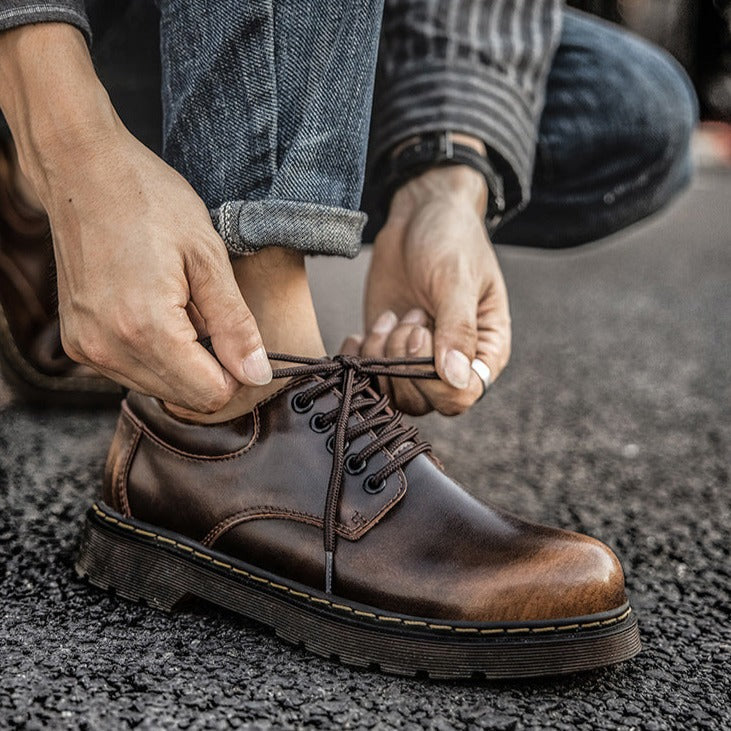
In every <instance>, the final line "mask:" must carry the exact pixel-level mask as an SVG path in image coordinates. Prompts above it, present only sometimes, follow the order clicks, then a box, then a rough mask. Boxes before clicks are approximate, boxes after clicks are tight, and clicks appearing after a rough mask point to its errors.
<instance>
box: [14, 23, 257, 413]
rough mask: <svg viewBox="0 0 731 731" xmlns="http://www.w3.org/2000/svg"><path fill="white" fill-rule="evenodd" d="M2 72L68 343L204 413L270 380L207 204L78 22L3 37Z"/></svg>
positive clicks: (137, 385) (75, 353)
mask: <svg viewBox="0 0 731 731" xmlns="http://www.w3.org/2000/svg"><path fill="white" fill-rule="evenodd" d="M0 78H3V79H4V82H2V81H0V104H2V106H3V110H4V111H5V112H6V115H7V116H8V119H9V121H10V124H11V129H12V130H13V134H14V137H15V139H16V144H17V146H18V150H19V159H20V162H21V165H22V167H23V169H24V172H25V173H26V175H27V176H28V177H29V179H30V180H31V182H32V183H33V185H34V187H35V189H36V192H37V193H38V195H39V197H40V199H41V201H42V202H43V204H44V206H45V208H46V210H47V212H48V215H49V218H50V221H51V228H52V232H53V243H54V249H55V254H56V261H57V265H58V297H59V314H60V319H61V334H62V341H63V344H64V348H65V349H66V351H67V353H68V354H69V355H70V356H71V357H72V358H73V359H74V360H77V361H79V362H81V363H85V364H88V365H91V366H93V367H94V368H96V369H97V370H99V371H100V372H101V373H103V374H104V375H107V376H108V377H110V378H112V379H114V380H116V381H118V382H119V383H122V384H123V385H125V386H128V387H130V388H134V389H136V390H139V391H142V392H144V393H149V394H153V395H155V396H158V397H159V398H162V399H164V400H166V401H169V402H171V403H173V404H176V405H179V406H183V407H186V408H189V409H193V410H195V411H200V412H210V411H213V410H216V409H219V408H220V407H222V406H223V405H224V404H225V403H226V402H227V401H228V400H229V399H230V398H231V396H232V395H233V394H234V393H235V391H236V390H238V389H239V388H240V387H241V384H248V385H263V384H264V383H268V382H269V381H270V380H271V368H270V366H269V362H268V360H267V358H266V353H265V352H264V349H263V346H262V341H261V336H260V335H259V331H258V328H257V326H256V323H255V321H254V318H253V316H252V315H251V312H250V311H249V309H248V308H247V306H246V304H245V302H244V300H243V298H242V296H241V293H240V291H239V289H238V286H237V284H236V281H235V279H234V275H233V270H232V268H231V264H230V262H229V259H228V254H227V251H226V248H225V246H224V244H223V241H222V240H221V239H220V237H219V236H218V234H217V233H216V231H215V230H214V228H213V226H212V224H211V220H210V217H209V214H208V211H207V209H206V206H205V205H204V203H203V201H202V200H201V199H200V198H199V197H198V196H197V195H196V193H195V192H194V191H193V189H192V188H191V187H190V185H189V184H188V183H187V182H186V181H185V180H184V179H183V178H182V177H181V176H180V175H179V174H178V173H177V172H175V171H174V170H173V169H172V168H170V167H169V166H168V165H166V164H165V163H164V162H163V161H162V160H161V159H160V158H158V157H157V156H156V155H155V154H153V153H152V152H151V151H150V150H148V149H147V148H145V147H144V146H143V145H142V144H141V143H140V142H138V141H137V140H136V139H134V137H132V135H131V134H130V133H129V132H128V131H127V130H126V129H125V128H124V126H123V125H122V123H121V121H120V120H119V119H118V118H117V116H116V114H115V113H114V110H113V109H112V107H111V104H110V103H109V99H108V97H107V96H106V93H105V92H104V91H103V89H101V86H100V85H99V83H98V80H97V79H96V76H95V75H94V71H93V68H92V66H91V62H90V60H89V56H88V51H87V49H86V44H85V43H84V41H83V39H82V38H81V35H80V34H79V33H78V31H76V30H74V29H73V28H71V27H70V26H64V25H62V24H41V25H38V26H27V27H24V28H20V29H17V30H14V31H8V32H6V33H3V34H2V36H1V37H0ZM54 85H55V88H54ZM202 335H210V336H211V339H212V342H213V346H214V348H215V350H216V354H217V355H218V358H219V359H220V363H219V362H217V361H216V359H215V358H213V357H212V356H211V355H210V354H209V353H208V352H207V351H206V350H205V349H204V348H203V347H202V346H201V345H200V344H199V343H198V342H197V341H198V337H199V336H202ZM221 364H223V367H222V366H221Z"/></svg>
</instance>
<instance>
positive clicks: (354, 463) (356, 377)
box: [268, 353, 438, 594]
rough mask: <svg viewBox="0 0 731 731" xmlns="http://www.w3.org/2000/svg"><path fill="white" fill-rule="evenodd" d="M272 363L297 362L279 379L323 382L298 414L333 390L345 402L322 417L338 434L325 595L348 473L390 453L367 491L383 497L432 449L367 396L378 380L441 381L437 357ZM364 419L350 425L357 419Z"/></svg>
mask: <svg viewBox="0 0 731 731" xmlns="http://www.w3.org/2000/svg"><path fill="white" fill-rule="evenodd" d="M268 356H269V359H270V360H277V361H283V362H285V363H297V365H296V366H290V367H286V368H276V369H274V372H273V376H274V378H297V377H299V376H306V375H312V376H319V377H320V378H321V379H322V380H321V381H318V382H316V383H314V384H313V385H311V386H310V387H309V388H307V389H305V390H304V391H300V392H299V393H298V394H297V395H296V396H295V397H294V399H293V403H292V405H293V407H294V408H295V410H299V411H303V412H304V411H308V410H309V409H310V408H311V406H312V404H313V403H314V401H315V399H317V398H318V397H319V396H322V395H324V394H325V393H327V392H328V391H331V390H332V389H333V388H339V389H340V391H341V398H340V403H339V404H338V406H337V407H336V408H334V409H331V410H330V411H328V412H327V413H324V414H322V415H321V416H320V418H319V420H318V421H319V422H320V423H319V427H321V428H322V431H323V432H324V431H327V429H329V428H330V426H332V424H335V432H334V434H333V436H332V437H331V438H330V440H329V441H328V449H329V450H330V451H331V452H332V456H333V459H332V468H331V470H330V480H329V482H328V486H327V497H326V499H325V514H324V516H323V541H324V547H325V591H326V592H327V593H328V594H331V593H332V586H333V574H334V556H335V546H336V542H337V533H336V530H335V526H336V522H337V515H338V508H339V505H340V495H341V493H342V490H343V480H344V472H345V470H346V467H347V468H349V471H351V472H353V473H357V472H360V471H363V470H365V467H366V463H367V461H368V459H369V458H370V457H372V456H373V455H374V454H376V453H377V452H379V451H380V450H382V449H385V448H388V449H389V452H390V454H391V457H390V459H389V460H388V462H387V463H386V465H385V466H384V467H382V468H381V469H380V470H378V471H377V472H375V473H374V474H372V475H370V476H369V477H368V478H367V479H366V482H365V483H364V487H365V489H366V491H367V492H372V493H374V494H375V493H377V492H380V491H381V490H382V489H383V488H384V487H385V484H386V480H387V479H388V477H389V476H390V475H392V474H393V473H395V472H396V471H397V470H398V469H400V468H401V467H403V466H404V465H405V464H407V463H408V462H410V461H411V460H412V459H414V457H416V456H417V455H419V454H422V453H423V452H428V451H429V449H431V447H430V445H429V444H428V442H425V441H423V440H420V439H419V438H418V430H417V429H416V427H414V426H406V425H405V424H403V423H402V421H403V414H402V413H401V412H399V411H395V410H391V413H389V398H388V396H386V395H382V396H377V397H375V398H374V397H373V395H371V394H369V393H366V392H367V391H368V390H369V389H370V388H371V387H372V386H373V383H372V378H373V377H374V376H387V377H389V378H438V376H437V374H436V372H435V371H434V370H433V365H434V360H433V359H432V358H398V359H395V358H359V357H356V356H350V355H336V356H334V357H332V358H307V357H304V356H299V355H287V354H286V353H268ZM425 365H429V366H432V369H431V370H422V369H419V368H416V367H415V366H425ZM355 413H357V414H359V415H360V417H361V419H360V420H359V421H358V422H357V423H355V424H353V425H349V421H350V418H351V416H352V415H353V414H355ZM369 431H373V432H374V433H375V434H376V438H375V439H374V440H373V441H371V442H370V443H369V444H368V445H366V446H365V447H364V448H363V449H361V450H360V451H359V452H358V453H357V454H352V455H348V456H347V457H346V452H347V451H348V447H349V446H350V443H351V442H352V441H353V440H354V439H356V438H357V437H359V436H362V435H363V434H366V433H367V432H369Z"/></svg>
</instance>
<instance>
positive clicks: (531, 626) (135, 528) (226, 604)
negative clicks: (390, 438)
mask: <svg viewBox="0 0 731 731" xmlns="http://www.w3.org/2000/svg"><path fill="white" fill-rule="evenodd" d="M76 571H77V573H78V574H79V576H81V577H86V578H87V579H88V581H89V582H90V583H91V584H93V585H94V586H97V587H100V588H102V589H106V590H113V591H114V592H115V593H116V594H118V595H119V596H121V597H124V598H125V599H131V600H135V601H143V602H145V603H147V604H148V605H149V606H151V607H154V608H157V609H162V610H165V611H172V610H173V609H175V608H176V607H177V606H178V605H181V604H182V603H183V602H184V601H186V600H188V599H190V598H193V597H196V598H199V599H203V600H205V601H208V602H210V603H212V604H215V605H217V606H219V607H223V608H225V609H228V610H231V611H233V612H236V613H238V614H241V615H243V616H244V617H247V618H249V619H252V620H255V621H258V622H260V623H263V624H265V625H267V626H269V627H271V628H273V629H274V631H275V632H276V634H277V635H278V636H279V637H280V638H282V639H283V640H286V641H288V642H291V643H294V644H297V645H300V646H304V647H305V648H306V649H307V650H309V651H311V652H313V653H315V654H317V655H320V656H322V657H326V658H330V659H336V660H339V661H341V662H343V663H344V664H346V665H351V666H355V667H358V668H371V669H380V670H381V671H384V672H387V673H392V674H396V675H408V676H415V675H421V676H429V677H431V678H439V679H445V678H490V679H493V678H526V677H537V676H545V675H562V674H566V673H574V672H578V671H584V670H590V669H593V668H598V667H603V666H605V665H613V664H615V663H618V662H622V661H624V660H628V659H630V658H631V657H633V656H634V655H636V654H637V653H638V652H639V651H640V638H639V631H638V627H637V620H636V618H635V616H634V614H633V613H632V610H631V609H630V608H629V605H625V606H623V607H619V608H617V609H616V610H614V611H612V612H606V613H603V614H597V615H590V616H588V617H578V618H573V619H562V620H556V621H553V622H524V623H522V624H519V623H510V622H508V623H506V622H503V623H489V624H488V623H484V624H470V623H468V622H454V623H447V622H445V621H443V620H435V619H428V618H423V617H410V616H406V615H401V614H396V613H392V612H384V611H382V610H380V609H376V608H373V607H368V606H364V605H361V604H357V603H354V602H351V601H349V600H347V599H342V598H339V597H334V596H333V595H328V594H324V593H321V592H318V591H317V590H313V589H311V588H310V587H306V586H303V585H299V584H296V583H294V582H291V581H288V580H286V579H282V578H280V577H277V576H274V575H272V574H268V573H266V572H264V571H262V570H260V569H257V568H255V567H253V566H250V565H247V564H245V563H243V562H240V561H236V560H233V559H231V558H229V557H227V556H225V555H223V554H220V553H217V552H215V551H212V550H210V549H207V548H205V547H204V546H202V545H201V544H199V543H196V542H195V541H191V540H189V539H187V538H184V537H182V536H180V535H177V534H175V533H171V532H168V531H164V530H160V529H158V528H156V527H154V526H150V525H147V524H145V523H141V522H139V521H136V520H134V519H132V518H125V517H123V516H121V515H120V514H118V513H116V512H114V511H112V510H111V509H110V508H108V507H107V506H106V505H104V504H103V503H97V504H95V505H93V506H92V507H91V508H90V509H89V511H88V513H87V516H86V521H85V524H84V530H83V533H82V539H81V546H80V550H79V555H78V559H77V562H76Z"/></svg>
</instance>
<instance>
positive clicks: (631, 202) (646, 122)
mask: <svg viewBox="0 0 731 731" xmlns="http://www.w3.org/2000/svg"><path fill="white" fill-rule="evenodd" d="M697 116H698V105H697V100H696V95H695V92H694V90H693V87H692V85H691V83H690V80H689V79H688V77H687V75H686V74H685V71H684V70H683V69H682V68H681V67H680V66H679V64H678V63H677V62H676V61H675V60H674V59H673V58H672V57H671V56H669V55H668V54H667V53H665V52H664V51H661V50H660V49H658V48H657V47H655V46H652V45H650V44H649V43H646V42H645V41H643V40H641V39H639V38H637V37H635V36H633V35H631V34H629V33H627V32H626V31H622V30H619V29H618V28H617V27H616V26H613V25H610V24H608V23H605V22H602V21H597V20H596V19H593V18H590V17H589V16H588V15H583V14H581V13H577V12H571V11H567V12H566V13H565V14H564V24H563V32H562V36H561V43H560V45H559V47H558V51H557V53H556V56H555V57H554V61H553V65H552V67H551V71H550V73H549V76H548V84H547V88H546V104H545V107H544V109H543V115H542V117H541V122H540V125H539V132H538V146H537V155H536V164H535V169H534V174H533V183H532V189H531V196H530V203H529V204H528V206H527V207H526V208H525V209H524V210H523V211H522V212H520V213H519V214H518V215H517V216H515V217H514V218H513V219H512V220H510V221H509V222H505V223H504V225H503V226H502V227H500V228H498V229H497V230H496V231H495V232H493V233H494V235H493V239H494V240H495V241H496V242H497V243H508V244H515V245H524V246H541V247H549V248H560V247H567V246H575V245H578V244H583V243H586V242H589V241H594V240H596V239H599V238H601V237H603V236H607V235H609V234H611V233H614V232H616V231H619V230H621V229H623V228H625V227H626V226H629V225H630V224H632V223H635V222H637V221H639V220H641V219H643V218H645V217H646V216H648V215H650V214H651V213H654V212H655V211H657V210H659V209H660V208H662V207H663V206H664V205H665V204H666V203H667V202H668V201H669V200H670V199H671V198H672V197H673V196H674V195H675V194H676V193H678V192H679V191H680V190H682V189H683V188H684V187H685V186H686V185H687V183H688V181H689V180H690V176H691V158H690V137H691V134H692V131H693V128H694V126H695V124H696V121H697Z"/></svg>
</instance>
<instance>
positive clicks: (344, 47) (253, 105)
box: [89, 0, 697, 256]
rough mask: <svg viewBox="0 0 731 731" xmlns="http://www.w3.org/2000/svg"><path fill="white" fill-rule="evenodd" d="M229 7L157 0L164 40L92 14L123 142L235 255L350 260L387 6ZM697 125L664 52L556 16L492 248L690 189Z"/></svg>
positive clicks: (258, 1) (593, 233) (145, 24)
mask: <svg viewBox="0 0 731 731" xmlns="http://www.w3.org/2000/svg"><path fill="white" fill-rule="evenodd" d="M231 2H232V0H221V2H215V3H213V2H211V3H203V2H190V1H189V0H158V5H159V8H160V37H159V40H158V38H157V36H156V33H157V31H156V17H155V15H154V13H155V11H154V8H152V7H151V6H150V5H149V4H147V3H146V2H145V1H144V0H130V2H128V3H124V4H121V6H122V7H124V13H123V15H124V17H122V18H121V19H120V17H119V10H118V9H117V11H116V12H117V15H116V16H115V15H114V11H110V6H115V5H117V4H112V3H108V2H105V1H104V0H101V2H90V3H89V6H90V19H91V22H92V25H94V26H95V27H94V30H95V36H96V43H95V56H96V61H97V67H98V69H99V71H100V75H101V76H102V79H103V81H105V83H106V84H107V85H108V87H109V88H110V92H111V95H112V98H113V100H114V101H115V102H116V104H117V106H118V108H119V110H120V113H121V115H122V117H123V119H125V121H127V123H128V124H129V126H130V127H131V129H132V131H133V132H135V133H138V134H139V135H140V136H141V137H142V139H143V140H144V141H147V142H148V143H149V144H151V145H152V146H153V147H157V146H160V147H161V149H162V154H163V156H164V157H165V159H166V160H167V161H168V162H169V163H170V164H171V165H172V166H173V167H175V168H176V169H178V170H179V171H180V172H181V173H182V174H183V175H184V176H185V177H186V178H187V179H188V180H189V181H190V183H191V184H192V185H193V187H194V188H195V189H196V191H197V192H198V193H199V195H200V196H201V197H202V199H203V200H204V201H205V203H206V204H207V205H208V207H209V209H210V210H211V212H212V217H213V221H214V224H215V225H216V227H217V228H218V230H219V232H220V233H221V235H222V236H223V238H224V240H225V241H226V244H227V246H228V247H229V250H230V251H231V253H232V255H237V254H242V253H246V252H250V251H256V250H258V249H260V248H262V247H265V246H270V245H278V246H285V247H289V248H294V249H300V250H302V251H306V252H308V253H319V254H336V255H344V256H354V255H355V254H357V252H358V249H359V244H360V240H361V232H362V229H363V225H364V223H365V215H364V214H363V213H361V212H360V211H359V207H360V201H361V192H362V188H363V179H364V171H365V169H366V159H367V153H368V145H367V140H368V124H369V110H370V103H371V99H372V95H373V83H374V81H373V79H374V68H375V64H376V56H377V45H378V35H379V26H380V18H381V13H382V5H383V2H382V0H359V2H357V3H355V2H349V1H348V0H312V1H311V2H307V3H303V2H301V0H277V2H274V3H272V2H269V1H267V0H248V1H247V2H240V1H238V0H236V2H235V11H234V9H232V7H231ZM125 26H126V27H125ZM148 29H149V30H148ZM141 30H143V31H144V32H142V33H141ZM158 48H159V49H160V51H161V52H160V56H161V58H162V69H161V83H160V80H159V75H160V69H159V65H158V64H159V61H158V58H157V54H158ZM158 85H159V88H160V89H161V90H162V95H161V96H162V105H160V101H159V98H157V95H156V91H155V90H156V88H157V87H158ZM161 109H162V136H161V138H160V137H159V133H158V128H159V125H160V110H161ZM696 116H697V107H696V100H695V94H694V92H693V90H692V87H691V85H690V82H689V81H688V79H687V77H686V75H685V73H684V72H683V71H682V69H681V68H680V67H679V66H678V65H677V64H676V63H675V62H674V61H673V60H672V59H671V58H670V57H669V56H668V55H667V54H665V53H664V52H662V51H660V50H658V49H656V48H655V47H653V46H651V45H649V44H647V43H645V42H643V41H641V40H639V39H637V38H635V37H633V36H631V35H629V34H627V33H625V32H622V31H620V30H618V29H615V28H614V27H612V26H609V25H607V24H605V23H602V22H599V21H596V20H593V19H591V18H590V17H589V16H586V15H582V14H579V13H575V12H572V11H566V12H565V17H564V26H563V35H562V39H561V43H560V46H559V48H558V51H557V53H556V56H555V59H554V62H553V66H552V69H551V73H550V76H549V79H548V87H547V94H546V105H545V109H544V112H543V116H542V118H541V122H540V129H539V135H538V143H537V151H536V166H535V172H534V178H533V184H532V198H531V202H530V203H529V205H528V206H527V207H526V208H525V210H523V211H521V212H520V213H518V214H517V215H516V216H514V217H513V218H512V219H511V220H509V221H506V222H505V223H504V224H503V225H501V226H499V227H498V228H497V229H496V230H495V231H492V232H491V233H492V234H493V240H495V241H496V242H497V243H510V244H518V245H527V246H537V247H551V248H558V247H564V246H574V245H577V244H582V243H585V242H589V241H594V240H596V239H598V238H601V237H603V236H606V235H608V234H611V233H613V232H615V231H618V230H620V229H622V228H624V227H626V226H628V225H630V224H632V223H635V222H636V221H639V220H641V219H642V218H644V217H646V216H648V215H649V214H651V213H653V212H655V211H657V210H659V209H660V208H662V207H663V206H664V205H665V204H667V203H668V201H670V200H671V199H672V198H673V196H674V195H675V194H676V193H677V192H678V191H680V190H681V189H682V188H683V187H684V186H685V185H686V184H687V183H688V181H689V179H690V172H691V166H690V155H689V141H690V136H691V132H692V129H693V126H694V124H695V121H696ZM378 182H379V181H377V180H369V181H366V184H365V192H364V195H363V207H364V208H365V210H366V211H367V212H368V213H369V214H370V216H371V223H370V224H369V227H368V230H367V231H366V235H367V237H370V236H372V235H373V234H374V233H375V231H376V230H377V228H378V226H379V225H380V223H381V222H382V220H383V212H382V211H379V210H378V208H377V206H376V205H375V204H374V203H373V201H375V200H378V199H379V197H380V196H378V195H374V193H376V192H377V191H378Z"/></svg>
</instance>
